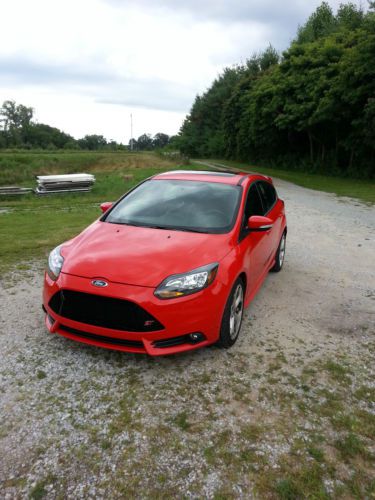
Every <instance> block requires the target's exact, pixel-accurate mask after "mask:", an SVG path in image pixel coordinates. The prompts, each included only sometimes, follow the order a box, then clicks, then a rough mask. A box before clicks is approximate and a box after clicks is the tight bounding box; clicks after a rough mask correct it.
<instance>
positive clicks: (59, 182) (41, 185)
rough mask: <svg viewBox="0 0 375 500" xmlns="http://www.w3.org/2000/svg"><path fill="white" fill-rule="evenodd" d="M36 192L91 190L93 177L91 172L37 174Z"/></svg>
mask: <svg viewBox="0 0 375 500" xmlns="http://www.w3.org/2000/svg"><path fill="white" fill-rule="evenodd" d="M36 179H37V183H38V186H37V188H36V190H35V193H36V194H51V193H75V192H87V191H91V188H92V186H93V184H94V182H95V177H94V176H93V175H91V174H65V175H38V176H37V177H36Z"/></svg>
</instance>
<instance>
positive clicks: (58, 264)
mask: <svg viewBox="0 0 375 500" xmlns="http://www.w3.org/2000/svg"><path fill="white" fill-rule="evenodd" d="M61 246H62V245H59V246H58V247H56V248H55V249H54V250H52V252H51V253H50V254H49V257H48V268H47V272H48V276H49V277H50V278H51V279H53V280H57V278H58V277H59V274H60V271H61V268H62V266H63V263H64V257H63V256H62V255H61Z"/></svg>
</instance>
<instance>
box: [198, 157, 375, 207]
mask: <svg viewBox="0 0 375 500" xmlns="http://www.w3.org/2000/svg"><path fill="white" fill-rule="evenodd" d="M208 161H211V162H213V163H218V164H220V165H228V166H229V167H235V168H239V169H241V170H246V171H253V172H259V173H260V174H266V175H270V176H272V177H277V178H279V179H283V180H284V181H289V182H293V183H294V184H297V185H298V186H303V187H306V188H309V189H316V190H318V191H325V192H327V193H335V194H336V195H337V196H348V197H349V198H358V199H359V200H361V201H364V202H365V203H371V204H373V203H375V181H371V180H359V179H349V178H341V177H331V176H328V175H319V174H309V173H306V172H299V171H297V170H282V169H278V168H277V169H276V168H268V167H262V166H259V165H256V166H254V165H249V164H248V163H239V162H235V161H230V160H216V159H215V160H208Z"/></svg>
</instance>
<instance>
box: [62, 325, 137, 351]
mask: <svg viewBox="0 0 375 500" xmlns="http://www.w3.org/2000/svg"><path fill="white" fill-rule="evenodd" d="M59 330H62V331H63V332H67V333H70V335H76V336H77V337H82V338H84V339H89V340H96V341H97V342H102V343H103V344H110V345H121V346H125V347H142V348H143V342H141V341H140V340H126V339H116V338H114V337H106V336H105V335H96V334H95V333H89V332H81V330H76V329H75V328H70V326H65V325H60V327H59Z"/></svg>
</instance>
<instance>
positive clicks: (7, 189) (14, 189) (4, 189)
mask: <svg viewBox="0 0 375 500" xmlns="http://www.w3.org/2000/svg"><path fill="white" fill-rule="evenodd" d="M31 192H32V189H31V188H24V187H19V186H1V187H0V195H5V196H9V195H15V194H27V193H31Z"/></svg>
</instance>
